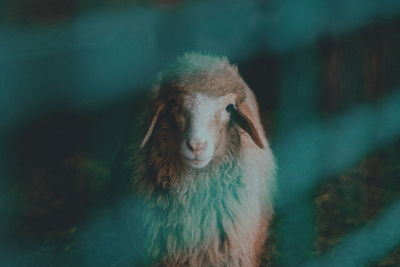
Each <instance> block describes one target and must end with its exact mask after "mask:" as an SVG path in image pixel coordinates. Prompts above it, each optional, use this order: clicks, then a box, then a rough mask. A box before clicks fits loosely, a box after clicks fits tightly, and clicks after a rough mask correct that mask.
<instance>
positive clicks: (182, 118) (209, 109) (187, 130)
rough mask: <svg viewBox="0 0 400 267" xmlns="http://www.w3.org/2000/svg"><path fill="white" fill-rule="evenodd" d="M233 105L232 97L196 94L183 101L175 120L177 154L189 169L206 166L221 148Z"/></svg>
mask: <svg viewBox="0 0 400 267" xmlns="http://www.w3.org/2000/svg"><path fill="white" fill-rule="evenodd" d="M234 104H235V95H234V94H228V95H225V96H222V97H211V96H208V95H205V94H201V93H196V94H192V95H188V96H185V97H184V99H183V103H182V107H181V110H180V113H181V114H178V116H177V117H178V118H179V119H178V128H180V131H181V132H182V135H181V137H182V138H181V140H180V147H179V154H180V156H181V157H182V160H183V161H184V162H185V163H187V164H188V165H189V166H190V167H193V168H196V169H200V168H203V167H205V166H207V165H208V164H209V163H210V162H211V161H212V159H213V158H214V157H215V155H216V154H218V152H220V150H221V149H222V148H223V147H224V142H226V141H227V138H226V137H227V135H226V132H227V128H228V122H229V119H230V109H231V108H232V107H233V106H234Z"/></svg>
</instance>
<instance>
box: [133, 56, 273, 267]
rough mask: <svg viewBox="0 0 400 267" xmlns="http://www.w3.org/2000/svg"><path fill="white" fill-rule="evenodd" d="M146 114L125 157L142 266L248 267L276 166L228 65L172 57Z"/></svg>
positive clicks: (250, 97) (247, 94)
mask: <svg viewBox="0 0 400 267" xmlns="http://www.w3.org/2000/svg"><path fill="white" fill-rule="evenodd" d="M148 114H149V116H148V120H147V122H145V123H147V125H146V126H147V127H143V130H144V133H143V135H144V138H143V139H142V142H141V143H140V149H139V148H138V149H137V153H136V154H135V155H134V156H133V160H132V162H133V170H134V172H133V181H134V191H135V196H136V197H137V198H138V199H140V200H141V201H142V205H143V206H142V212H143V213H142V214H141V216H140V219H141V220H142V225H143V226H144V227H145V230H144V232H142V233H144V241H143V246H144V248H145V258H146V264H147V265H150V266H257V265H258V264H259V256H260V254H261V252H262V248H263V244H264V242H265V240H266V238H267V234H268V233H267V232H268V226H269V223H270V220H271V217H272V215H273V208H272V196H271V194H272V191H273V188H274V176H275V164H274V158H273V155H272V152H271V150H270V148H269V145H268V141H267V139H266V137H265V133H264V130H263V127H262V125H261V122H260V118H259V114H258V107H257V102H256V98H255V96H254V94H253V92H252V91H251V90H250V89H249V87H248V86H247V85H246V83H245V82H244V81H243V80H242V78H241V77H240V75H239V73H238V70H237V67H236V66H232V65H230V64H229V62H228V60H227V59H226V58H219V57H213V56H208V55H202V54H199V53H186V54H184V55H183V56H181V57H178V59H177V61H176V63H175V64H173V65H172V66H171V67H170V68H168V70H167V71H166V72H164V73H163V74H162V78H161V79H160V82H159V83H158V85H157V90H156V95H155V97H154V98H153V100H152V103H151V110H150V112H148ZM145 121H146V120H145Z"/></svg>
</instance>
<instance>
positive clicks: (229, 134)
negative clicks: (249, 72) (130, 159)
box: [141, 54, 263, 169]
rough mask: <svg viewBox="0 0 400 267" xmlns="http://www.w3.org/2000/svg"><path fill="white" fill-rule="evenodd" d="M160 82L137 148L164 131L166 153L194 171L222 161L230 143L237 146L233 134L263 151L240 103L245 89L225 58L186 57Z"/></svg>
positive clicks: (194, 55)
mask: <svg viewBox="0 0 400 267" xmlns="http://www.w3.org/2000/svg"><path fill="white" fill-rule="evenodd" d="M166 77H167V79H165V80H164V81H163V82H162V83H161V86H160V90H159V92H158V96H157V98H156V99H155V101H154V106H153V112H152V118H151V120H150V124H149V127H148V130H147V133H146V136H145V137H144V139H143V141H142V144H141V147H144V145H145V144H146V143H147V141H148V140H149V139H150V138H151V135H152V132H153V131H156V132H157V131H158V135H163V131H164V133H165V132H168V134H166V135H167V136H168V141H167V142H168V143H169V144H170V146H169V147H168V150H169V152H170V153H171V151H172V152H175V156H179V158H180V159H181V160H182V161H183V162H185V163H186V164H187V165H189V166H190V167H192V168H196V169H200V168H203V167H205V166H207V165H208V164H209V163H210V162H212V161H213V160H214V159H218V158H220V157H222V156H223V155H224V154H225V153H226V151H227V149H229V148H230V145H229V144H230V143H232V142H236V143H237V142H240V140H239V131H245V132H247V134H249V135H250V137H251V138H252V140H253V141H254V143H255V144H256V145H258V146H259V147H261V148H262V147H263V141H262V139H261V135H260V133H259V132H258V131H257V129H256V128H255V127H254V122H253V117H252V114H251V111H250V109H249V107H248V106H247V104H246V103H245V98H246V93H245V87H246V84H245V83H244V82H243V80H242V79H241V77H240V75H239V74H238V72H237V69H236V67H234V66H231V65H229V63H228V62H227V60H226V59H219V58H214V57H208V56H202V55H199V54H186V55H185V56H183V57H182V58H180V59H179V60H178V63H177V65H175V66H174V67H173V68H171V70H170V71H169V73H168V74H167V75H166ZM157 124H158V125H159V126H158V127H157ZM164 136H165V135H164ZM164 140H166V138H164Z"/></svg>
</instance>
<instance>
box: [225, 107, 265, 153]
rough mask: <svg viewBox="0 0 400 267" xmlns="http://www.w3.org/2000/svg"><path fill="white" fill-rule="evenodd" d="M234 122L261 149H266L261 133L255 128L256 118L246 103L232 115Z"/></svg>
mask: <svg viewBox="0 0 400 267" xmlns="http://www.w3.org/2000/svg"><path fill="white" fill-rule="evenodd" d="M232 115H233V120H234V121H235V122H236V123H237V124H238V125H239V126H240V127H241V128H242V129H243V130H245V131H246V132H247V133H248V134H249V135H250V137H251V139H252V140H253V142H254V143H255V144H256V145H257V146H258V147H260V148H264V147H265V145H264V142H263V140H262V138H261V133H259V131H258V130H257V128H256V127H255V126H254V118H253V116H252V113H251V110H250V108H249V106H248V105H247V104H246V103H241V104H239V105H238V107H237V108H236V109H235V111H234V112H233V113H232Z"/></svg>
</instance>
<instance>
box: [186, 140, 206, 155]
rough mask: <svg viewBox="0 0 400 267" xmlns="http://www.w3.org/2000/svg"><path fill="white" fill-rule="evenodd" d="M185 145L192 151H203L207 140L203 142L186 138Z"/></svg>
mask: <svg viewBox="0 0 400 267" xmlns="http://www.w3.org/2000/svg"><path fill="white" fill-rule="evenodd" d="M186 145H187V146H188V148H189V149H190V150H191V151H193V152H194V153H195V154H197V153H200V152H203V151H204V150H206V148H207V146H208V143H207V141H204V142H199V141H194V140H188V141H187V143H186Z"/></svg>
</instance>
